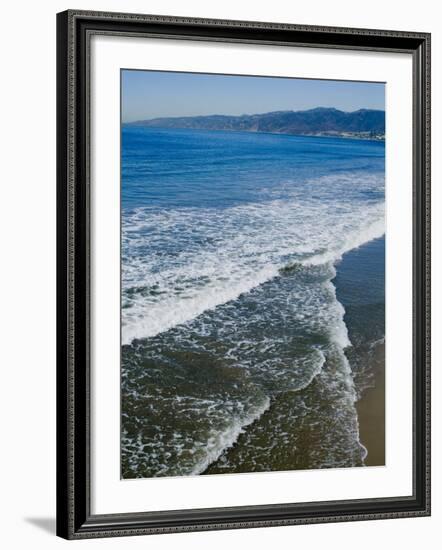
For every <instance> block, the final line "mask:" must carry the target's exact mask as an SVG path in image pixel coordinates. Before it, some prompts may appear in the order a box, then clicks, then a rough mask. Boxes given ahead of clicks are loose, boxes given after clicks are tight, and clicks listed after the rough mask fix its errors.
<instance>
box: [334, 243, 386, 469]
mask: <svg viewBox="0 0 442 550" xmlns="http://www.w3.org/2000/svg"><path fill="white" fill-rule="evenodd" d="M384 246H385V236H384V237H381V238H379V239H374V240H373V241H369V242H368V243H365V244H363V245H362V246H360V247H359V248H356V249H353V250H351V251H349V252H347V253H346V254H345V255H344V256H343V258H342V260H341V262H340V263H339V264H338V265H337V266H336V272H337V276H336V278H335V280H334V281H333V283H334V285H335V287H336V293H337V298H338V301H339V302H340V303H341V304H342V305H343V307H344V309H345V314H344V322H345V324H346V326H347V330H348V334H349V338H350V341H351V342H352V346H351V347H349V348H347V349H346V350H345V354H346V356H347V358H348V360H349V363H350V366H351V369H352V372H353V379H354V383H355V388H356V393H357V396H358V398H357V401H356V402H355V408H356V412H357V416H358V424H359V440H360V443H361V445H363V446H364V447H365V449H366V451H367V455H366V457H365V459H364V464H365V466H384V465H385V326H384V324H383V322H384V321H382V324H380V313H378V314H377V316H376V315H375V314H373V310H372V311H371V313H368V312H369V310H370V307H376V308H378V307H379V303H380V301H381V299H382V298H381V297H383V293H384V291H383V290H382V291H381V289H383V287H384V276H383V272H384V262H383V258H384V254H385V252H384ZM367 266H370V270H368V269H367ZM367 271H368V273H367ZM376 304H378V305H376ZM373 305H374V306H373ZM379 311H380V312H382V311H383V310H382V309H379ZM367 315H370V317H369V318H370V322H369V323H367ZM372 324H373V325H374V327H376V329H375V330H373V327H372V326H370V325H372Z"/></svg>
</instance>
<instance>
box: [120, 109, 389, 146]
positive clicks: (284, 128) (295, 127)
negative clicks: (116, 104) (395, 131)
mask: <svg viewBox="0 0 442 550" xmlns="http://www.w3.org/2000/svg"><path fill="white" fill-rule="evenodd" d="M126 125H128V126H144V127H149V128H187V129H196V130H225V131H226V130H227V131H241V132H268V133H277V134H292V135H307V136H318V135H319V136H342V137H360V138H371V139H384V135H385V111H381V110H374V109H359V110H358V111H353V112H345V111H340V110H338V109H334V108H328V107H317V108H315V109H309V110H307V111H273V112H270V113H262V114H255V115H239V116H229V115H207V116H186V117H163V118H153V119H149V120H139V121H136V122H130V123H126Z"/></svg>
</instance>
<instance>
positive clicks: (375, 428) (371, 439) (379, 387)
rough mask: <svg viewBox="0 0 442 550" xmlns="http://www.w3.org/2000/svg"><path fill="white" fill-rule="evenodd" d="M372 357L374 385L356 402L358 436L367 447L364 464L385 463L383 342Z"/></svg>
mask: <svg viewBox="0 0 442 550" xmlns="http://www.w3.org/2000/svg"><path fill="white" fill-rule="evenodd" d="M373 355H374V357H373V371H374V386H373V387H371V388H368V389H367V390H365V391H364V392H363V393H362V397H361V399H360V400H359V401H358V402H357V403H356V409H357V411H358V418H359V436H360V440H361V443H362V444H363V445H364V447H365V448H366V449H367V452H368V454H367V456H366V458H365V461H364V462H365V465H366V466H383V465H385V344H383V343H382V344H379V345H377V346H376V350H375V352H374V354H373Z"/></svg>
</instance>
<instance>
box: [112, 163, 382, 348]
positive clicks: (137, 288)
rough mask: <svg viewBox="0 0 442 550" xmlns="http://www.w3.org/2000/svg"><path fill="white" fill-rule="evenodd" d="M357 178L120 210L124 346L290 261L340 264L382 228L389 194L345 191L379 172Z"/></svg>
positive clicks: (374, 183)
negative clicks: (233, 199)
mask: <svg viewBox="0 0 442 550" xmlns="http://www.w3.org/2000/svg"><path fill="white" fill-rule="evenodd" d="M352 177H353V180H352ZM354 177H355V176H354V175H353V176H351V175H342V174H341V175H339V176H333V177H331V176H327V177H324V178H318V179H316V180H312V181H311V182H308V183H307V184H306V186H305V187H306V188H305V189H304V191H305V193H303V192H302V190H301V191H300V190H298V191H296V192H293V194H292V196H290V197H289V198H288V199H286V200H274V201H270V202H263V203H254V204H246V205H241V206H235V207H232V208H225V209H216V210H215V209H210V208H205V209H202V208H199V209H192V208H187V209H186V208H182V209H178V208H176V209H168V210H164V211H158V210H153V209H149V208H145V209H137V210H135V211H134V212H132V213H130V214H127V215H124V216H123V264H122V277H123V312H122V322H123V327H122V338H123V344H130V343H131V342H132V341H133V340H134V339H139V338H149V337H153V336H155V335H157V334H159V333H162V332H164V331H167V330H169V329H171V328H173V327H175V326H177V325H181V324H183V323H186V322H188V321H191V320H192V319H194V318H195V317H197V316H199V315H201V314H202V313H204V312H205V311H208V310H211V309H213V308H215V307H217V306H219V305H221V304H225V303H227V302H229V301H231V300H235V299H236V298H238V297H239V296H240V295H241V294H243V293H247V292H250V291H251V290H252V289H254V288H256V287H258V286H259V285H262V284H263V283H264V282H266V281H269V280H270V279H272V278H273V277H275V276H277V275H278V273H279V270H280V269H281V268H284V267H286V266H288V265H291V264H301V265H306V266H308V265H312V266H314V265H321V264H325V263H328V262H334V261H336V260H339V259H340V258H341V257H342V255H343V254H344V253H345V252H347V251H349V250H351V249H353V248H357V247H359V246H361V245H362V244H364V243H366V242H368V241H370V240H373V239H375V238H378V237H380V236H382V235H383V233H384V231H385V225H384V205H383V202H379V201H374V200H372V201H367V200H358V199H357V198H355V197H353V196H352V195H351V192H350V190H349V189H350V186H351V185H356V186H358V185H359V186H360V187H362V188H363V189H371V188H376V187H380V186H382V185H383V176H382V175H379V176H373V175H372V174H370V175H361V174H359V175H358V176H357V177H358V178H359V179H358V181H356V182H355V181H354ZM308 187H310V188H308ZM312 196H313V197H315V198H312ZM341 337H342V344H343V346H344V347H345V342H346V337H345V335H344V334H342V335H341ZM347 338H348V337H347Z"/></svg>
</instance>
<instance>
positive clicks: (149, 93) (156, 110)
mask: <svg viewBox="0 0 442 550" xmlns="http://www.w3.org/2000/svg"><path fill="white" fill-rule="evenodd" d="M121 78H122V119H123V122H131V121H134V120H143V119H149V118H156V117H169V116H192V115H213V114H218V115H224V114H225V115H242V114H256V113H266V112H269V111H286V110H287V111H288V110H293V111H298V110H304V109H312V108H314V107H335V108H336V109H341V110H342V111H355V110H357V109H362V108H365V109H382V110H383V109H384V108H385V85H384V84H381V83H373V82H368V83H367V82H350V81H343V80H308V79H301V78H272V77H262V76H226V75H214V74H196V73H177V72H160V71H134V70H127V69H126V70H123V71H122V72H121Z"/></svg>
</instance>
